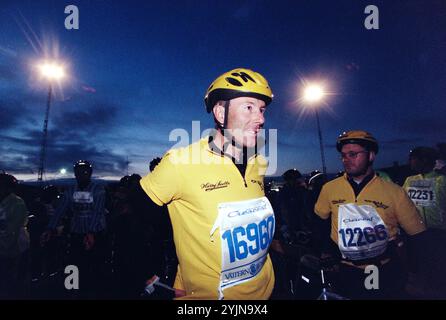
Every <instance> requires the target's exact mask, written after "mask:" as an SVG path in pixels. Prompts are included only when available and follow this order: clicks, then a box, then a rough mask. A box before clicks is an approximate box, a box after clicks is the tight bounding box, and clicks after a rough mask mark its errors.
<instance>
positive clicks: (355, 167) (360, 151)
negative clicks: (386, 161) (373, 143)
mask: <svg viewBox="0 0 446 320" xmlns="http://www.w3.org/2000/svg"><path fill="white" fill-rule="evenodd" d="M341 157H342V164H343V165H344V170H345V172H346V173H347V174H348V175H349V176H351V177H358V176H361V175H364V174H365V173H366V172H367V169H368V168H369V166H370V161H372V160H373V159H371V158H372V155H371V153H370V152H368V151H367V150H366V149H365V148H364V147H362V146H360V145H359V144H345V145H344V146H343V147H342V150H341Z"/></svg>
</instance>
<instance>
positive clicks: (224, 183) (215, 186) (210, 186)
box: [201, 180, 230, 192]
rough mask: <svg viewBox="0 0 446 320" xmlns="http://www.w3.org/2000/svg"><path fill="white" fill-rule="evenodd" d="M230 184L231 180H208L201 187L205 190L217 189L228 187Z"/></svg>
mask: <svg viewBox="0 0 446 320" xmlns="http://www.w3.org/2000/svg"><path fill="white" fill-rule="evenodd" d="M229 185H230V183H229V181H221V180H219V181H218V182H216V183H211V182H206V183H203V184H202V185H201V189H203V190H204V191H206V192H207V191H213V190H217V189H222V188H227V187H228V186H229Z"/></svg>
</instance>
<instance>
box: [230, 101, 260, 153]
mask: <svg viewBox="0 0 446 320" xmlns="http://www.w3.org/2000/svg"><path fill="white" fill-rule="evenodd" d="M265 110H266V106H265V102H264V101H262V100H259V99H256V98H250V97H241V98H235V99H232V100H231V101H230V106H229V115H228V129H230V130H231V131H230V133H231V134H232V136H233V138H234V140H235V142H236V143H237V144H238V145H241V146H244V147H248V148H253V147H255V145H256V142H257V134H258V133H259V131H260V129H261V128H262V127H263V124H264V123H265V117H264V113H265Z"/></svg>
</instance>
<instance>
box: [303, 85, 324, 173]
mask: <svg viewBox="0 0 446 320" xmlns="http://www.w3.org/2000/svg"><path fill="white" fill-rule="evenodd" d="M324 96H325V92H324V89H323V88H322V87H321V86H320V85H317V84H312V85H307V86H306V87H305V88H304V96H303V99H304V101H305V102H306V103H307V104H309V105H312V106H314V110H315V113H316V121H317V133H318V135H319V148H320V150H321V160H322V172H323V173H324V175H325V176H326V175H327V167H326V166H325V154H324V144H323V142H322V131H321V124H320V121H319V111H318V107H319V105H318V103H320V102H321V101H322V99H323V97H324Z"/></svg>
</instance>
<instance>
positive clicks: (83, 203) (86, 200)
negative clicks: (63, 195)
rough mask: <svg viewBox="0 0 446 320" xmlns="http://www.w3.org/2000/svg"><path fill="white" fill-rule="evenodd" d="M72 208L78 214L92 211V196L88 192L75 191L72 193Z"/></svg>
mask: <svg viewBox="0 0 446 320" xmlns="http://www.w3.org/2000/svg"><path fill="white" fill-rule="evenodd" d="M73 208H74V210H75V211H77V212H78V213H84V212H86V211H90V210H92V208H93V194H92V193H91V192H88V191H75V192H74V193H73Z"/></svg>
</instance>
